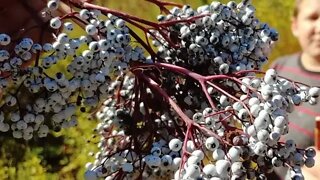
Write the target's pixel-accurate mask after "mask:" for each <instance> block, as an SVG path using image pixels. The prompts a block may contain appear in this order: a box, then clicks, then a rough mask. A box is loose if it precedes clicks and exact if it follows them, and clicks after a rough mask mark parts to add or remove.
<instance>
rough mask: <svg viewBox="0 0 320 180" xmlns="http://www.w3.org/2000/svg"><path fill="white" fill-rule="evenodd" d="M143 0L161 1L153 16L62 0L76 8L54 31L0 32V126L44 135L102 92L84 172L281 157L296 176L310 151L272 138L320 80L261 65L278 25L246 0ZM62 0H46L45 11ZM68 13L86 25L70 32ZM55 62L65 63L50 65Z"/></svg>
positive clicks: (265, 166)
mask: <svg viewBox="0 0 320 180" xmlns="http://www.w3.org/2000/svg"><path fill="white" fill-rule="evenodd" d="M148 1H150V2H153V3H154V4H156V5H158V6H159V7H160V9H161V10H162V11H163V12H165V13H166V15H159V16H158V21H159V22H151V21H147V20H144V19H141V18H138V17H135V16H131V15H128V14H125V13H122V12H119V11H115V10H111V9H108V8H105V7H100V6H97V5H94V4H90V3H87V2H84V3H78V4H77V3H74V1H71V2H70V4H71V5H73V6H74V7H76V8H78V11H73V12H71V13H69V14H67V15H65V16H61V17H60V16H58V17H51V20H50V22H49V23H48V24H49V26H50V27H51V28H53V29H54V30H55V31H56V33H55V40H54V41H53V42H46V43H45V42H33V40H32V39H30V38H28V37H25V38H22V40H21V41H20V42H18V43H16V44H14V43H13V42H11V40H10V37H9V36H8V35H6V34H0V45H1V47H9V46H14V48H13V50H12V52H11V51H9V50H5V48H4V49H3V50H0V69H1V79H0V86H1V88H2V90H3V92H4V95H3V96H4V101H3V104H2V106H1V108H0V110H1V112H0V131H2V132H9V133H11V134H12V135H13V137H15V138H23V139H25V140H29V139H31V138H32V137H34V136H38V137H45V136H46V135H47V134H48V133H49V130H50V129H52V130H59V129H61V128H68V127H72V126H75V125H77V119H78V118H77V117H78V114H77V113H81V112H85V111H88V109H89V110H96V109H97V108H98V107H99V106H100V105H101V104H102V107H101V108H100V110H98V112H97V113H96V116H97V117H98V119H100V120H101V122H100V123H99V124H98V126H97V127H96V131H97V132H99V133H100V135H101V141H100V142H99V144H98V146H99V148H100V152H98V153H96V154H95V157H96V160H95V162H93V163H88V164H87V165H86V168H87V171H86V174H85V177H86V178H87V179H98V178H105V179H157V178H159V179H190V180H191V179H254V178H255V177H259V178H260V179H264V178H265V174H267V173H270V172H272V171H273V169H274V167H280V166H288V167H290V169H291V171H292V173H291V176H292V178H293V179H303V175H302V174H301V167H302V166H304V165H305V166H307V167H312V166H313V165H314V159H313V158H314V156H315V151H314V150H313V149H300V148H298V147H296V144H295V142H294V141H293V140H287V141H285V142H280V141H279V140H280V137H281V136H282V135H285V134H287V133H288V131H289V126H288V123H289V119H288V116H287V115H288V113H290V112H292V111H293V110H294V106H296V105H300V104H301V103H310V104H316V103H317V98H318V96H319V93H320V90H319V88H318V87H309V86H307V85H304V84H301V83H297V82H294V81H291V80H288V79H285V78H283V77H279V76H278V75H277V72H276V71H275V70H273V69H270V70H268V71H267V72H265V73H264V72H261V71H260V69H261V66H262V65H263V64H264V63H265V62H266V61H267V60H268V58H267V56H268V54H269V52H270V49H271V46H272V44H273V42H274V41H276V40H277V39H278V34H277V32H276V31H275V30H274V29H272V28H270V27H269V26H268V25H267V24H264V23H261V22H259V20H258V19H257V18H256V17H255V8H254V7H253V6H252V5H251V3H250V2H249V1H248V0H245V1H243V2H241V3H239V4H237V3H235V2H229V3H227V4H221V3H219V2H212V3H211V4H210V5H204V6H201V7H198V8H197V9H196V10H194V9H192V8H191V7H190V6H187V5H183V6H182V5H179V4H175V3H171V2H164V1H160V0H148ZM61 3H64V2H63V1H61V2H60V1H59V0H50V1H49V2H48V5H47V6H48V10H47V11H48V12H47V13H45V14H46V15H51V14H53V13H51V12H52V11H57V9H59V7H60V4H61ZM166 6H174V7H173V8H172V9H171V10H169V9H167V8H166ZM72 20H73V21H72ZM73 22H77V23H78V24H79V25H80V26H82V27H83V29H84V30H85V31H84V32H85V34H83V35H81V36H78V37H74V35H73V34H72V32H73V31H74V24H73ZM127 23H130V24H131V25H133V26H136V27H137V28H139V29H140V30H141V31H142V32H143V33H144V34H145V36H146V37H149V39H148V40H147V42H145V41H143V40H142V39H141V37H139V36H138V35H137V33H136V32H134V31H132V30H131V29H130V28H129V27H128V26H127ZM133 38H134V39H135V41H132V39H133ZM149 41H151V42H149ZM154 49H156V51H154ZM59 64H67V66H66V67H65V70H62V71H60V72H56V73H53V74H52V73H51V74H50V73H48V71H49V70H54V69H55V68H56V67H57V65H59ZM257 74H260V75H262V77H261V76H260V77H256V75H257Z"/></svg>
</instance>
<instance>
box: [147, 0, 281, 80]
mask: <svg viewBox="0 0 320 180" xmlns="http://www.w3.org/2000/svg"><path fill="white" fill-rule="evenodd" d="M255 11H256V10H255V8H254V7H253V6H252V5H251V4H249V3H239V4H236V3H235V2H234V1H230V2H228V3H227V4H222V3H220V2H215V1H214V2H212V3H211V4H210V5H203V6H200V7H198V8H197V9H196V10H194V9H192V8H191V7H190V6H188V5H184V6H183V7H182V8H178V7H175V8H173V9H171V10H170V14H168V15H159V16H158V20H159V21H160V22H161V23H163V24H165V23H170V21H172V20H175V21H177V23H174V24H173V23H170V24H172V25H170V26H169V27H168V29H169V31H170V36H169V37H170V40H171V41H169V42H168V40H167V39H165V38H163V36H162V34H161V33H159V32H157V31H156V32H154V35H150V37H151V38H152V39H153V41H152V42H153V45H154V46H155V47H157V48H158V54H159V56H160V57H161V58H163V59H164V60H165V62H168V63H172V64H176V65H179V66H182V67H186V68H188V69H190V70H193V71H195V72H198V73H199V72H201V74H211V75H212V74H228V73H232V72H236V71H241V70H252V69H261V66H262V65H263V64H264V63H265V62H267V60H268V55H269V53H270V50H271V45H272V43H273V42H274V41H277V40H278V33H277V32H276V31H275V30H274V29H272V28H270V27H269V26H268V25H267V24H265V23H260V21H259V20H258V19H257V18H256V17H255ZM183 19H189V21H182V22H179V20H183ZM171 44H174V45H176V46H172V45H171Z"/></svg>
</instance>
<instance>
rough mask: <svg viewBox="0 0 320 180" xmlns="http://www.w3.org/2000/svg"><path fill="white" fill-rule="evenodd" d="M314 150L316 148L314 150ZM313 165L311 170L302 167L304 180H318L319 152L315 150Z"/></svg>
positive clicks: (319, 168)
mask: <svg viewBox="0 0 320 180" xmlns="http://www.w3.org/2000/svg"><path fill="white" fill-rule="evenodd" d="M315 149H316V148H315ZM314 160H315V165H314V166H313V167H312V168H307V167H303V168H302V174H303V175H304V179H306V180H318V179H320V151H319V150H316V157H314Z"/></svg>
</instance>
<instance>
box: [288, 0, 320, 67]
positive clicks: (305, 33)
mask: <svg viewBox="0 0 320 180" xmlns="http://www.w3.org/2000/svg"><path fill="white" fill-rule="evenodd" d="M292 32H293V34H294V35H295V36H296V37H297V38H298V41H299V43H300V46H301V48H302V51H303V53H306V54H307V55H308V56H310V57H312V58H314V59H316V60H319V61H320V0H303V1H302V2H301V4H300V6H299V13H298V15H297V17H296V18H294V19H293V21H292Z"/></svg>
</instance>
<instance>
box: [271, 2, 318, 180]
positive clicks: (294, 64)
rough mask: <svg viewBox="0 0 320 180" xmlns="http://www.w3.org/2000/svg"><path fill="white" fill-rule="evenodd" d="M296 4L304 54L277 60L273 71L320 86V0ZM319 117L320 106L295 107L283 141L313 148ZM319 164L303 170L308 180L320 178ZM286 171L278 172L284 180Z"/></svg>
mask: <svg viewBox="0 0 320 180" xmlns="http://www.w3.org/2000/svg"><path fill="white" fill-rule="evenodd" d="M295 3H296V4H295V8H294V12H293V17H292V22H291V30H292V33H293V35H294V36H295V37H296V38H297V40H298V42H299V44H300V47H301V52H299V53H296V54H293V55H288V56H284V57H281V58H279V59H277V60H276V61H275V63H274V64H273V68H274V69H276V70H277V72H278V74H279V75H280V76H283V77H286V78H288V79H291V80H294V81H296V82H301V83H304V84H307V85H310V86H320V0H296V2H295ZM316 116H320V103H318V104H316V105H313V106H312V105H310V104H309V103H304V104H303V105H301V106H297V107H295V111H294V112H292V113H290V114H289V122H290V123H289V129H290V130H289V134H288V135H286V136H285V137H284V139H285V140H288V139H293V140H295V142H296V144H297V147H300V148H307V147H309V146H313V145H314V128H315V117H316ZM319 155H320V153H318V156H319ZM315 159H319V157H317V158H315ZM317 163H319V162H316V167H313V168H311V169H308V168H305V169H304V171H305V174H306V177H307V179H311V178H312V175H314V174H316V175H317V176H318V178H316V179H319V176H320V168H318V167H317V166H319V165H318V164H317ZM315 169H317V170H315ZM285 172H286V171H285V170H283V169H282V170H278V174H279V175H280V176H281V179H284V177H285ZM309 172H312V173H311V174H310V173H309ZM288 178H289V179H291V178H290V177H286V179H288Z"/></svg>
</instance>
